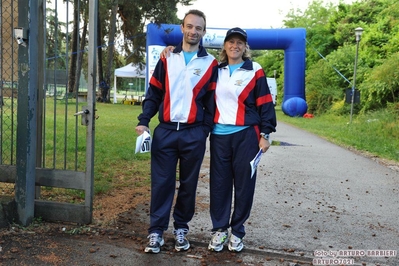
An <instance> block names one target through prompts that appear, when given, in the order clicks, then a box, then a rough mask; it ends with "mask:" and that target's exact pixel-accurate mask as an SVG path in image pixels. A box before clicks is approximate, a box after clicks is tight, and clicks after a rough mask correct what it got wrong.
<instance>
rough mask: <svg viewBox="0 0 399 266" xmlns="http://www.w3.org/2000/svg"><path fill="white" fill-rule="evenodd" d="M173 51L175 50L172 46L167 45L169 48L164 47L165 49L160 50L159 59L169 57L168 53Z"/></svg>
mask: <svg viewBox="0 0 399 266" xmlns="http://www.w3.org/2000/svg"><path fill="white" fill-rule="evenodd" d="M173 49H175V47H174V46H170V45H169V46H167V47H165V49H163V50H162V52H161V54H160V57H161V58H166V57H169V55H170V53H171V52H173Z"/></svg>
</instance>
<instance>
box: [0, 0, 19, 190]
mask: <svg viewBox="0 0 399 266" xmlns="http://www.w3.org/2000/svg"><path fill="white" fill-rule="evenodd" d="M0 5H1V7H0V10H1V12H0V25H1V34H0V48H1V52H0V80H1V83H0V110H1V114H0V181H2V183H0V193H1V195H2V196H3V195H13V194H14V184H13V183H12V182H11V180H12V179H13V178H15V175H16V171H15V164H16V138H17V133H16V130H17V127H16V125H17V97H18V90H17V87H18V65H17V63H18V44H17V43H16V42H15V39H14V37H13V29H14V28H15V27H17V23H18V6H17V1H14V0H2V1H1V4H0ZM10 182H11V183H10Z"/></svg>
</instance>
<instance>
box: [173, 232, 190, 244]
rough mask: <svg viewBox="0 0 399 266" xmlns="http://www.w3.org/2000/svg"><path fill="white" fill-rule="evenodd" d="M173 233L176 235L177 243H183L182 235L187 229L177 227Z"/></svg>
mask: <svg viewBox="0 0 399 266" xmlns="http://www.w3.org/2000/svg"><path fill="white" fill-rule="evenodd" d="M173 233H174V234H175V236H176V241H177V242H179V243H183V241H184V236H185V235H186V234H187V233H188V229H177V230H174V231H173Z"/></svg>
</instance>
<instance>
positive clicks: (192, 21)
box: [181, 14, 206, 45]
mask: <svg viewBox="0 0 399 266" xmlns="http://www.w3.org/2000/svg"><path fill="white" fill-rule="evenodd" d="M181 30H182V33H183V42H185V43H188V44H190V45H197V44H198V43H199V42H200V41H201V39H202V37H203V36H204V35H205V33H206V31H205V21H204V19H203V18H202V17H199V16H196V15H193V14H189V15H187V17H186V18H185V19H184V25H181Z"/></svg>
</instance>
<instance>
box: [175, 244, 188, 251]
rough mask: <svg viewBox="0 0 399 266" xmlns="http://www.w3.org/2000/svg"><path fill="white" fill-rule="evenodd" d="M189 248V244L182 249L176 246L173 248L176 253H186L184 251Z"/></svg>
mask: <svg viewBox="0 0 399 266" xmlns="http://www.w3.org/2000/svg"><path fill="white" fill-rule="evenodd" d="M189 248H190V244H188V245H186V246H184V247H176V246H175V249H176V251H186V250H188V249H189Z"/></svg>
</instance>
